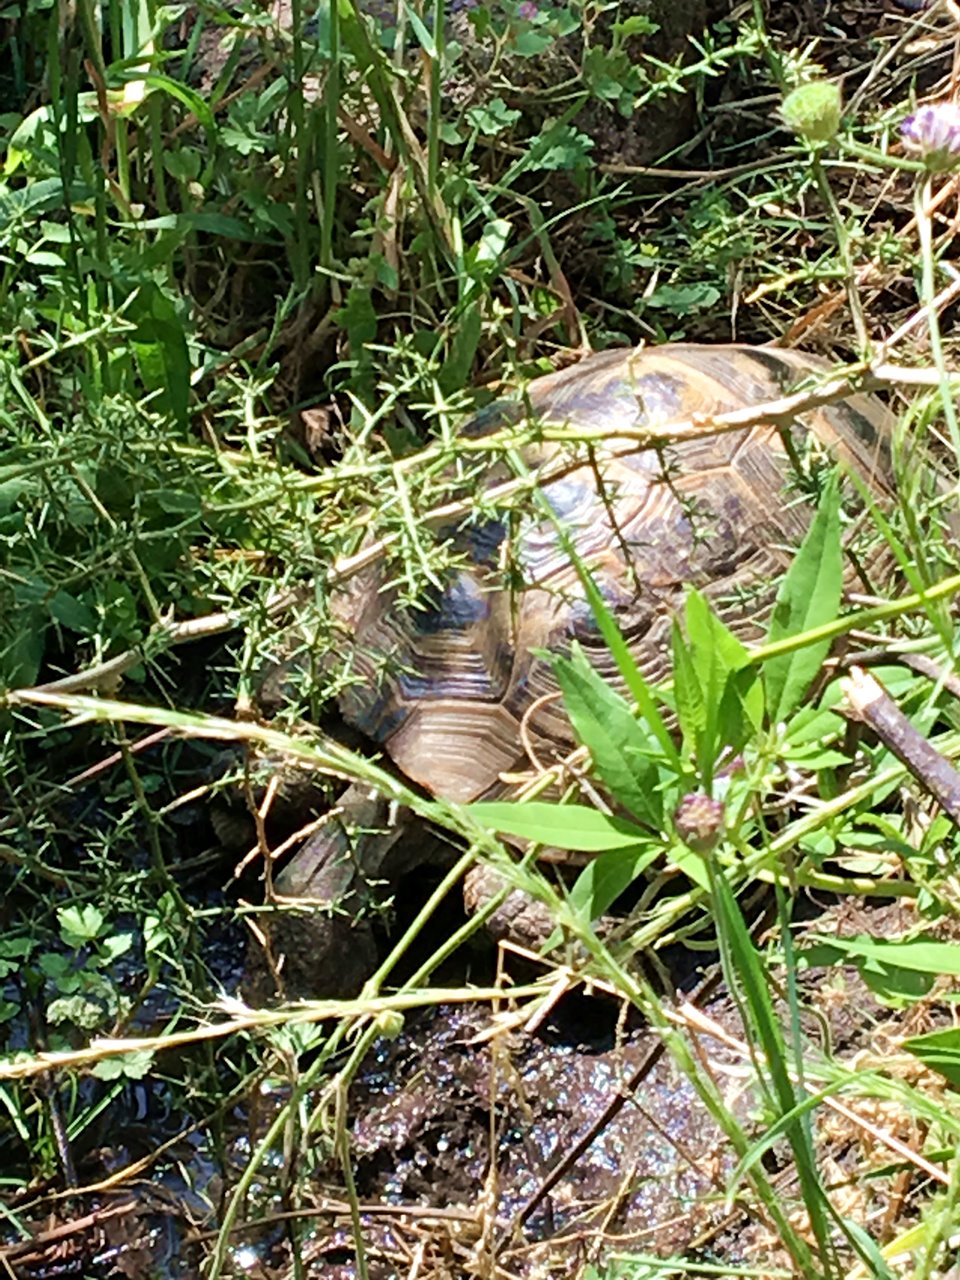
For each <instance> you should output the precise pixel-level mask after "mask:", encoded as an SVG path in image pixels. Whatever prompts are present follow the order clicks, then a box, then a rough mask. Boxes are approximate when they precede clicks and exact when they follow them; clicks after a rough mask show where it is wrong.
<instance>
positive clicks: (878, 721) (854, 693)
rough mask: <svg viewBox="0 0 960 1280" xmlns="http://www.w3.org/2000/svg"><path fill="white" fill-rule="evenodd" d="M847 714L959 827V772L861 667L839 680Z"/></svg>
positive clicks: (878, 683)
mask: <svg viewBox="0 0 960 1280" xmlns="http://www.w3.org/2000/svg"><path fill="white" fill-rule="evenodd" d="M840 684H841V687H842V688H843V691H844V693H845V694H846V698H847V707H848V714H849V715H850V716H852V717H853V718H854V719H855V720H860V721H862V722H863V723H864V724H866V725H868V726H869V727H870V728H871V729H872V730H873V731H874V733H875V734H876V735H877V737H878V738H879V739H880V741H881V742H882V743H883V745H884V746H885V747H886V748H887V749H888V750H889V751H892V752H893V754H894V755H895V756H896V757H897V759H898V760H899V761H900V762H901V764H904V765H906V767H907V768H908V769H909V770H910V772H911V773H912V774H913V776H914V777H915V778H916V780H917V781H918V782H919V783H920V785H921V786H922V787H925V788H926V790H927V791H929V792H930V794H931V795H932V796H933V797H934V799H935V800H936V801H937V803H938V804H939V805H940V807H941V808H942V809H943V810H944V811H945V812H946V813H948V814H949V815H950V817H951V818H952V819H953V821H954V822H955V823H956V824H957V825H958V826H960V773H958V772H957V770H956V769H955V768H954V767H953V765H952V764H951V763H950V761H949V760H948V759H947V758H946V756H942V755H941V754H940V752H939V751H937V750H936V748H935V747H932V746H931V745H930V743H929V742H928V741H927V740H926V738H924V737H923V735H922V734H921V733H919V732H918V731H917V730H916V729H915V728H914V727H913V725H912V724H911V723H910V721H909V720H908V719H907V717H906V716H905V715H904V714H903V712H902V711H901V710H900V708H899V707H898V706H897V704H896V703H895V702H894V701H893V699H892V698H891V697H890V696H889V694H887V692H886V691H885V690H884V688H883V686H882V685H881V684H880V682H879V681H878V680H877V679H876V678H875V677H874V676H872V675H870V673H869V672H867V671H864V669H863V668H862V667H854V668H853V669H852V670H851V672H850V674H849V675H848V676H845V677H844V678H843V679H842V680H841V681H840Z"/></svg>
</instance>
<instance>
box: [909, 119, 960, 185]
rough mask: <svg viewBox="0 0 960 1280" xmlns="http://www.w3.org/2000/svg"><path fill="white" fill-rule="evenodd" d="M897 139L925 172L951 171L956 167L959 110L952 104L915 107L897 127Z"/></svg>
mask: <svg viewBox="0 0 960 1280" xmlns="http://www.w3.org/2000/svg"><path fill="white" fill-rule="evenodd" d="M900 136H901V137H902V138H903V141H904V144H905V145H906V147H907V149H908V150H909V151H912V152H914V153H915V154H916V155H919V156H920V157H921V159H922V160H923V161H924V162H925V163H926V165H927V168H928V169H933V170H937V171H940V172H942V171H943V170H945V169H952V168H953V167H954V166H955V165H956V164H960V107H958V106H957V104H956V103H955V102H931V103H929V104H928V105H927V106H924V107H918V108H917V110H916V111H915V112H914V113H913V115H912V116H907V118H906V120H904V122H903V124H902V125H901V126H900Z"/></svg>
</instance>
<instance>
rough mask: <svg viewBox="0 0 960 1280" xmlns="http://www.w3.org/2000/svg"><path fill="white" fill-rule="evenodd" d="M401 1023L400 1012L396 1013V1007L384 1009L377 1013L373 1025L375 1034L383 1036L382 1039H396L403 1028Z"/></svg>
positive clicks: (402, 1019)
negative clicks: (375, 1030)
mask: <svg viewBox="0 0 960 1280" xmlns="http://www.w3.org/2000/svg"><path fill="white" fill-rule="evenodd" d="M403 1023H404V1018H403V1014H402V1013H398V1012H397V1010H396V1009H385V1010H384V1011H383V1013H380V1014H377V1017H376V1020H375V1022H374V1026H375V1027H376V1029H377V1034H378V1035H381V1036H383V1038H384V1040H396V1038H397V1036H398V1035H399V1034H400V1032H401V1031H402V1030H403Z"/></svg>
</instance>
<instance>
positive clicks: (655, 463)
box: [333, 344, 890, 802]
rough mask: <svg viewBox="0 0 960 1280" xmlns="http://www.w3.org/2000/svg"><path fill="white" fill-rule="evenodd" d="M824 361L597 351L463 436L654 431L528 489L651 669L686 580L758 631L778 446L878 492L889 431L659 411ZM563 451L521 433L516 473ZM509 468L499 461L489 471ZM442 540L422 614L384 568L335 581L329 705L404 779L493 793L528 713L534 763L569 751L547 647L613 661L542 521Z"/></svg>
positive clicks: (805, 510) (783, 486)
mask: <svg viewBox="0 0 960 1280" xmlns="http://www.w3.org/2000/svg"><path fill="white" fill-rule="evenodd" d="M824 368H825V366H824V365H823V363H822V362H820V361H818V360H815V359H813V358H811V357H809V356H805V355H801V354H799V353H796V352H791V351H780V350H773V349H758V348H751V347H743V346H715V347H714V346H696V345H686V344H675V345H666V346H662V347H658V348H651V349H648V350H642V351H637V350H626V351H625V350H616V351H606V352H602V353H600V354H597V355H593V356H589V357H587V358H586V359H585V360H583V361H582V362H581V363H579V364H577V365H575V366H573V367H572V368H569V369H565V370H564V371H562V372H560V373H555V374H550V375H548V376H546V377H543V378H539V379H537V380H536V381H534V382H532V383H531V384H530V385H529V386H528V387H527V390H526V396H525V400H524V401H523V403H521V404H519V405H512V406H511V405H504V404H503V403H498V404H495V405H493V406H491V407H490V408H489V409H488V410H485V411H483V412H482V413H480V414H479V415H477V416H476V417H475V418H473V419H472V420H471V421H470V422H469V423H468V424H467V426H466V427H465V428H464V431H465V433H466V434H469V435H473V436H477V435H482V434H485V433H488V432H491V431H494V430H497V429H498V428H501V427H503V426H504V425H505V424H507V423H509V422H511V421H514V420H516V419H518V418H521V417H527V418H528V419H530V420H532V421H533V422H539V423H541V424H550V425H552V426H563V427H568V428H572V429H573V430H578V431H582V432H584V433H589V432H602V433H604V434H605V435H608V436H610V435H614V434H616V433H618V432H621V433H622V432H628V431H637V430H642V429H650V430H652V431H655V432H656V433H657V435H658V436H662V440H663V443H658V445H657V447H655V448H654V447H636V448H633V449H631V450H630V451H626V450H625V449H624V442H623V440H622V438H621V440H620V441H619V442H618V445H619V447H618V450H617V451H616V452H615V451H614V450H613V449H612V448H610V447H609V446H604V445H603V444H602V443H601V445H600V446H599V447H598V448H597V449H596V450H595V451H594V458H593V461H591V460H590V459H589V457H588V456H587V454H586V452H585V451H583V450H581V454H582V457H583V462H582V464H580V465H577V457H576V455H572V469H567V470H566V471H565V472H564V473H563V474H561V475H559V476H558V477H557V478H555V479H552V480H546V481H545V482H544V483H543V484H542V486H541V491H542V493H543V494H544V496H545V497H546V498H547V500H548V501H549V503H550V505H551V506H552V508H553V510H554V512H555V513H556V514H557V516H558V517H560V519H561V520H562V521H563V524H564V526H565V528H566V529H567V530H568V531H569V534H570V536H571V537H572V538H573V540H574V543H575V545H576V547H577V550H578V552H579V555H580V556H581V558H582V559H583V561H584V562H585V563H586V564H587V565H588V567H589V568H590V570H591V571H592V573H593V575H594V578H595V580H596V582H597V584H598V586H599V588H600V590H601V591H602V593H603V595H604V597H605V599H606V601H607V602H608V604H609V605H610V607H611V608H612V610H613V612H614V614H615V616H616V617H617V620H618V622H619V625H620V628H621V630H622V631H623V633H624V634H625V636H626V637H627V640H628V642H629V644H630V646H631V649H632V651H633V653H634V655H635V657H636V659H637V661H638V662H639V665H640V667H641V669H642V670H643V672H644V674H645V675H646V676H647V677H648V679H652V680H656V679H658V678H660V677H662V676H663V675H664V674H665V673H666V671H667V670H668V661H667V653H668V647H669V643H670V629H671V623H672V619H673V617H674V616H675V614H676V611H677V609H678V607H679V606H680V605H681V604H682V602H683V598H684V594H685V588H686V586H687V585H688V584H689V585H693V586H695V587H697V588H698V589H700V590H702V591H704V592H705V594H706V595H707V596H708V598H709V599H710V600H711V601H712V603H713V606H714V607H715V608H716V609H717V611H718V612H719V614H720V616H721V617H722V618H723V619H724V621H725V622H726V624H727V625H728V626H730V627H731V628H732V629H733V630H734V631H735V632H736V633H737V634H738V635H740V636H741V638H743V639H744V640H751V639H753V640H756V639H757V638H759V637H760V635H762V624H763V622H764V615H765V613H767V612H769V607H770V606H771V604H772V602H773V598H774V594H775V582H776V579H778V578H779V577H780V576H781V575H782V573H783V571H784V570H785V569H786V567H787V566H788V564H789V563H790V559H791V557H792V555H793V553H794V551H795V550H796V547H797V545H798V544H799V542H800V540H801V539H802V537H803V534H804V532H805V530H806V528H807V527H808V524H809V521H810V518H811V514H812V511H811V506H810V503H809V501H808V500H807V499H805V498H804V496H803V494H802V492H801V491H800V488H799V487H798V484H797V478H798V477H797V471H796V469H795V467H794V465H793V464H792V462H791V454H792V455H793V457H794V458H796V456H797V455H798V454H802V453H804V452H806V451H808V449H809V445H810V443H811V441H813V442H814V443H815V444H816V445H817V446H818V447H819V449H820V450H821V451H822V452H823V453H825V454H827V455H829V456H830V457H831V458H833V459H836V460H839V461H841V462H843V463H844V464H845V465H848V466H852V467H853V468H855V469H856V470H857V471H858V472H859V473H860V474H861V475H862V476H864V477H866V478H867V479H868V480H869V481H870V482H871V483H872V484H873V485H874V486H875V487H879V488H880V489H881V491H882V490H883V488H884V487H885V485H886V480H885V477H886V474H887V442H888V439H889V430H890V428H889V423H888V421H887V415H886V411H885V410H884V409H883V407H882V405H881V404H880V403H879V402H878V401H876V400H875V399H872V398H868V397H863V396H851V397H850V398H849V399H847V400H845V401H843V402H842V403H839V404H836V405H832V406H830V407H827V408H820V409H817V410H814V411H812V412H808V413H806V414H804V415H802V417H799V418H798V419H797V421H796V424H795V425H793V426H791V428H790V429H789V431H788V432H784V431H783V429H782V428H777V427H775V426H772V425H760V426H755V427H751V428H749V429H744V430H738V431H735V432H731V433H727V434H717V433H716V431H711V430H710V428H709V426H705V427H704V429H703V435H702V437H699V438H698V437H696V436H694V438H692V439H685V440H683V441H680V442H671V441H670V426H671V424H675V425H676V424H679V423H684V424H687V425H689V424H690V422H691V420H695V419H696V417H697V415H704V416H708V415H711V414H716V413H722V412H725V411H729V410H734V409H738V408H744V407H749V406H752V405H760V404H763V403H765V402H767V401H770V400H774V399H777V398H779V397H780V396H782V395H784V394H785V393H786V392H787V391H789V390H791V389H794V388H796V386H797V385H798V384H799V383H801V382H802V381H804V379H806V378H809V377H810V375H811V373H815V372H820V371H822V370H823V369H824ZM788 436H789V437H790V439H791V440H792V448H790V449H789V450H788V447H787V443H785V441H786V438H787V437H788ZM563 447H564V446H561V445H558V444H556V443H548V442H542V443H539V444H534V445H532V446H529V447H527V448H526V449H525V451H524V460H525V462H526V464H527V466H528V467H529V468H530V470H536V469H538V468H541V467H542V466H544V464H548V463H551V462H552V463H554V464H555V463H556V462H557V461H558V458H559V455H560V450H561V449H562V448H563ZM567 447H568V448H569V447H570V446H567ZM573 447H574V448H576V446H573ZM510 474H511V473H510V472H508V471H506V470H504V469H503V468H502V466H501V467H500V468H497V467H494V468H492V469H491V471H490V474H489V480H490V482H491V483H493V482H494V481H496V480H502V479H505V478H508V477H509V475H510ZM528 505H532V504H528ZM444 536H445V537H447V538H449V539H451V540H452V542H453V544H454V549H455V550H456V551H457V552H458V553H459V556H460V557H461V558H460V561H459V567H458V568H456V569H455V570H453V571H452V572H451V574H450V575H449V578H448V580H447V582H446V585H445V587H444V589H443V591H442V592H438V593H437V594H436V596H435V597H434V598H433V599H432V600H430V601H428V602H427V605H426V607H425V608H418V609H411V608H402V607H400V606H399V604H398V602H397V598H396V596H397V593H396V590H395V589H392V588H390V587H388V586H386V585H385V583H386V576H385V571H384V569H383V568H382V567H373V568H372V569H369V570H368V571H366V572H365V573H362V574H360V575H358V576H357V577H356V578H354V579H353V580H352V581H351V582H350V583H349V584H348V585H347V586H346V587H345V588H344V589H343V590H342V591H341V592H339V593H338V594H337V595H336V597H335V599H334V601H333V611H334V615H335V617H336V618H337V619H338V620H339V622H340V623H341V624H342V626H343V629H344V634H345V637H346V640H347V643H348V645H349V651H350V655H351V675H352V683H350V684H349V685H348V686H347V687H346V689H345V691H344V692H343V693H342V695H341V709H342V712H343V714H344V716H345V718H346V719H347V721H348V722H349V723H351V724H352V725H354V726H355V727H356V728H357V729H359V730H360V731H361V732H362V733H364V734H366V735H367V736H369V737H370V738H372V739H374V740H375V741H376V742H377V743H379V744H380V745H381V746H382V747H383V748H384V750H385V751H386V752H387V753H388V755H390V756H391V757H392V758H393V760H394V761H395V763H396V764H397V766H398V767H399V768H400V769H401V771H402V772H403V773H404V774H406V775H407V776H408V777H409V778H411V779H413V780H414V781H415V782H417V783H419V784H420V785H421V786H422V787H424V788H425V789H426V790H427V791H429V792H431V793H434V794H438V795H442V796H445V797H447V798H449V799H451V800H457V801H462V802H468V801H471V800H475V799H477V798H479V797H481V796H484V795H487V794H491V793H494V792H495V791H496V790H497V788H498V779H499V776H500V774H501V773H502V772H504V771H509V770H512V769H515V768H517V766H518V765H519V764H520V762H521V761H522V760H523V759H524V750H523V748H522V746H521V722H522V721H523V720H524V718H525V717H526V718H527V722H528V723H527V724H526V725H525V726H524V730H525V734H526V737H527V741H528V742H530V741H532V743H533V744H534V745H535V748H536V752H537V756H538V758H540V759H546V760H549V759H551V758H554V757H557V756H559V755H562V754H565V753H566V752H567V751H568V750H569V749H570V748H571V746H572V745H573V735H572V731H571V728H570V725H569V722H568V721H567V719H566V717H565V715H564V711H563V706H562V702H561V701H560V699H559V697H556V696H554V697H550V696H549V695H551V694H554V695H555V694H556V691H557V689H556V683H555V681H554V679H553V675H552V670H551V666H550V663H549V661H548V660H547V658H545V657H544V656H542V651H548V652H551V651H552V652H563V651H565V650H567V649H569V647H570V644H571V642H572V641H573V640H577V641H579V642H580V644H581V645H582V646H583V648H584V650H585V652H586V653H587V654H588V656H589V657H590V660H591V661H592V662H593V664H594V665H595V666H596V667H597V668H598V669H599V670H600V671H601V672H603V673H604V674H606V675H608V676H610V677H611V678H614V679H615V676H616V673H615V670H614V669H613V663H612V659H611V658H610V656H609V653H608V652H607V650H606V647H605V645H604V643H603V641H602V638H601V636H600V633H599V630H598V628H597V625H596V622H595V620H594V618H593V616H592V612H591V610H590V608H589V606H588V605H587V603H586V602H585V600H584V594H583V589H582V585H581V583H580V579H579V577H578V575H577V572H576V570H575V569H574V568H573V566H572V565H571V564H570V562H569V560H568V559H567V558H566V556H565V555H564V552H563V548H562V545H561V543H560V540H559V539H558V536H557V531H556V526H555V525H554V523H553V522H552V521H550V520H549V519H544V518H542V517H540V516H538V515H536V514H527V515H526V516H525V517H524V518H522V519H521V520H520V521H519V523H516V522H514V523H513V524H512V525H511V524H510V523H509V521H508V519H507V517H506V516H505V517H504V518H503V519H502V520H501V519H497V518H489V519H485V520H483V521H481V522H479V523H477V522H473V523H470V522H466V523H464V524H463V525H462V526H461V527H459V528H455V529H448V530H446V531H445V534H444ZM507 570H509V572H507Z"/></svg>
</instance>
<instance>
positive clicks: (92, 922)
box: [57, 904, 103, 947]
mask: <svg viewBox="0 0 960 1280" xmlns="http://www.w3.org/2000/svg"><path fill="white" fill-rule="evenodd" d="M57 922H58V923H59V925H60V936H61V937H62V938H63V940H64V942H66V943H67V945H68V946H72V947H76V946H83V944H84V943H87V942H92V941H93V940H94V939H95V938H97V937H99V935H100V931H101V930H102V928H103V912H101V911H100V910H98V909H97V907H95V906H93V905H91V904H88V905H86V906H82V907H61V908H60V910H59V911H58V912H57Z"/></svg>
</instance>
